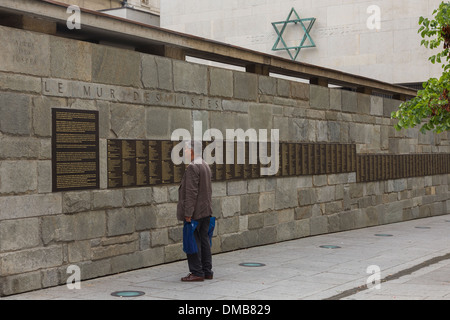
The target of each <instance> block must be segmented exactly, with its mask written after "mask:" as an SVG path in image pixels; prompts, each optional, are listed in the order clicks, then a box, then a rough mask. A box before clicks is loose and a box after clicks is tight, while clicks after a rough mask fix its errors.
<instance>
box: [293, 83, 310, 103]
mask: <svg viewBox="0 0 450 320" xmlns="http://www.w3.org/2000/svg"><path fill="white" fill-rule="evenodd" d="M290 84H291V97H292V98H294V99H299V100H309V93H310V89H309V85H308V84H306V83H301V82H295V81H291V82H290Z"/></svg>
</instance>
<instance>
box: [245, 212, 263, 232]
mask: <svg viewBox="0 0 450 320" xmlns="http://www.w3.org/2000/svg"><path fill="white" fill-rule="evenodd" d="M264 215H265V214H263V213H257V214H251V215H248V229H249V230H252V229H260V228H262V227H264Z"/></svg>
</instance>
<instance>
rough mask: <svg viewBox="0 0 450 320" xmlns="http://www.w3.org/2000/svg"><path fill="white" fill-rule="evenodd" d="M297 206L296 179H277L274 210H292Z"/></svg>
mask: <svg viewBox="0 0 450 320" xmlns="http://www.w3.org/2000/svg"><path fill="white" fill-rule="evenodd" d="M297 205H298V198H297V179H296V178H281V179H278V180H277V188H276V189H275V209H285V208H294V207H296V206H297Z"/></svg>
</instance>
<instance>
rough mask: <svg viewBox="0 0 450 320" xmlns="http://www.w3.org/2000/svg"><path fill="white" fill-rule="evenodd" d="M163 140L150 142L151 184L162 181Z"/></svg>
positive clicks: (149, 169)
mask: <svg viewBox="0 0 450 320" xmlns="http://www.w3.org/2000/svg"><path fill="white" fill-rule="evenodd" d="M161 172H162V167H161V141H149V142H148V176H149V184H150V185H157V184H161V182H162V176H161Z"/></svg>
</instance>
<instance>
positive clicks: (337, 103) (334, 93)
mask: <svg viewBox="0 0 450 320" xmlns="http://www.w3.org/2000/svg"><path fill="white" fill-rule="evenodd" d="M330 109H331V110H339V111H340V110H342V90H340V89H330Z"/></svg>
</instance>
